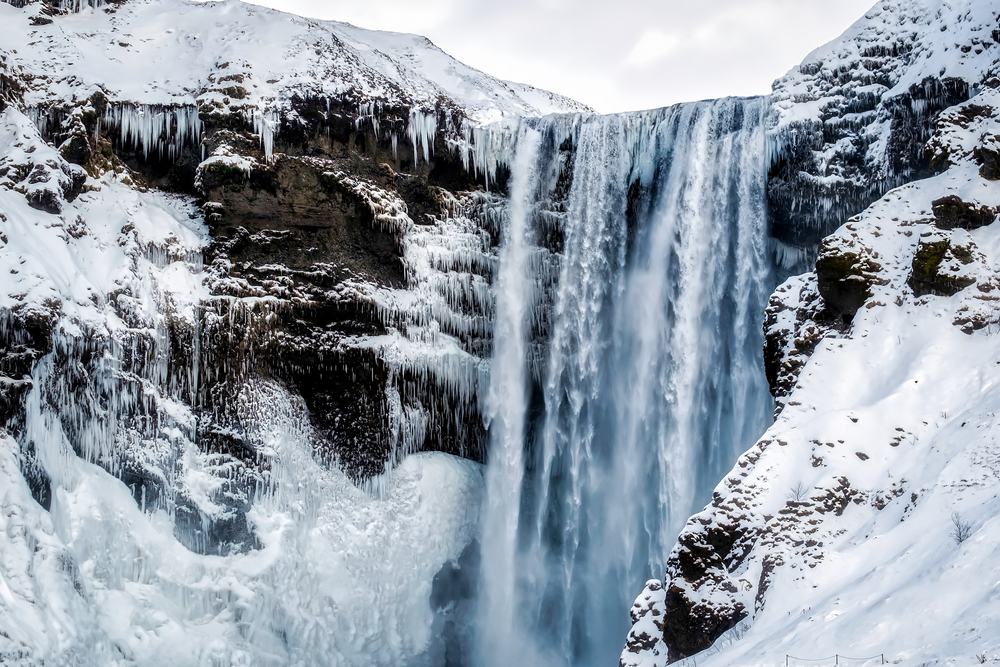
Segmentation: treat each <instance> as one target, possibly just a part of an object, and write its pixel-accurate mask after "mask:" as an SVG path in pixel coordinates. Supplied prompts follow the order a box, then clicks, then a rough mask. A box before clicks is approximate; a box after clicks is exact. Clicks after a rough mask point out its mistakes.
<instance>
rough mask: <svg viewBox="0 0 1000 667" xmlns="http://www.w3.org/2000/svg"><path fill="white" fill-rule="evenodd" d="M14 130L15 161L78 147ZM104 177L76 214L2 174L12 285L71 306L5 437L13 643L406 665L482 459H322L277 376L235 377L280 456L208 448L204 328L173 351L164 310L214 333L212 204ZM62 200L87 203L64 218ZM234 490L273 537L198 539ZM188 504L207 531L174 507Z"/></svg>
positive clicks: (7, 649)
mask: <svg viewBox="0 0 1000 667" xmlns="http://www.w3.org/2000/svg"><path fill="white" fill-rule="evenodd" d="M0 133H3V137H4V141H5V142H6V143H5V145H9V146H10V147H11V148H10V150H9V152H8V153H7V154H6V155H5V159H8V160H11V161H12V162H14V163H19V162H21V161H26V162H29V163H32V162H34V163H45V162H46V161H51V162H52V163H54V164H58V163H59V162H60V160H61V158H59V156H58V153H56V152H55V151H54V150H53V149H51V148H49V147H47V146H45V144H44V143H43V142H42V141H41V140H40V138H39V136H38V134H37V130H36V129H35V127H34V126H33V123H32V122H31V121H30V120H29V119H28V118H26V117H24V116H23V115H21V114H19V113H18V112H17V111H15V110H14V109H7V110H6V111H4V112H3V113H2V114H0ZM90 185H91V191H89V192H86V193H84V194H82V195H81V196H79V197H78V198H77V199H76V200H75V201H73V202H71V203H70V202H66V203H65V204H64V209H63V213H62V216H63V217H62V218H58V217H56V216H53V215H52V214H49V213H44V212H41V211H38V210H35V209H33V208H30V207H29V206H28V205H27V203H26V201H25V198H24V195H23V194H21V193H19V192H17V191H15V190H13V189H8V188H5V187H0V200H2V209H3V211H4V229H5V232H6V234H7V235H8V236H5V241H4V245H3V247H2V249H0V266H3V269H4V271H5V272H6V273H9V274H11V275H13V276H16V278H15V281H16V284H15V285H13V286H12V289H11V293H9V294H8V293H7V292H6V291H5V292H4V293H3V294H2V295H0V301H2V303H0V305H2V306H3V308H5V309H8V311H9V309H20V308H23V307H24V306H25V305H26V304H27V305H28V306H29V307H35V308H42V307H45V308H53V307H56V308H58V310H57V311H55V312H53V313H52V316H55V317H57V318H58V321H57V325H56V333H55V334H54V336H55V338H54V350H53V352H51V353H50V354H49V355H48V356H46V357H44V358H43V359H41V360H40V361H39V362H38V363H37V365H36V366H35V370H34V372H33V375H32V378H31V390H30V393H29V394H28V396H27V400H26V411H25V420H26V421H25V424H24V428H23V432H24V434H25V435H24V438H25V440H24V442H20V443H19V442H15V441H13V440H12V439H11V438H10V437H9V436H7V435H3V436H2V437H0V474H2V475H3V476H4V477H3V480H2V481H0V489H2V491H0V494H2V502H3V506H4V508H5V512H4V519H3V521H4V526H5V535H9V536H12V537H11V539H10V540H8V541H6V542H5V543H4V545H3V555H4V557H3V560H2V564H0V581H3V582H4V589H3V590H4V612H3V616H2V618H3V619H5V620H4V622H3V634H2V635H0V656H2V660H3V662H4V664H15V665H34V664H39V663H41V662H42V661H44V662H45V663H46V664H67V663H72V664H80V665H110V664H138V665H154V664H156V665H162V664H211V663H215V664H251V663H252V664H274V665H280V664H304V663H306V664H327V665H351V664H357V665H372V664H387V665H388V664H399V662H401V661H403V660H409V659H411V658H412V657H413V656H416V655H419V654H420V653H421V652H422V651H423V650H424V648H425V647H426V645H427V644H428V642H429V639H430V633H431V628H432V624H433V618H434V615H433V611H432V610H431V609H430V608H429V606H428V604H427V600H428V597H429V595H430V589H431V584H432V579H433V576H434V574H435V573H436V572H437V570H438V569H439V568H440V567H441V565H442V564H443V563H444V562H445V561H447V560H448V559H450V558H455V557H457V556H458V554H459V553H460V552H461V550H462V548H464V546H465V545H466V544H467V543H468V542H469V541H470V540H471V539H472V538H473V537H474V535H475V534H476V530H477V528H476V526H477V523H478V507H479V499H480V496H481V493H482V486H483V481H482V473H481V470H480V466H479V465H478V464H475V463H472V462H469V461H464V460H461V459H457V458H455V457H451V456H447V455H443V454H415V455H414V456H410V457H406V458H405V459H404V460H402V461H401V462H400V464H399V466H398V467H397V468H396V469H395V471H394V474H393V475H392V476H391V478H387V479H385V480H384V482H383V484H382V485H381V487H380V488H379V489H377V490H378V491H379V493H380V495H379V496H378V497H373V496H371V495H369V494H367V493H366V492H365V491H363V490H361V489H358V488H357V487H356V486H355V485H354V484H353V483H352V482H351V481H350V480H348V479H347V478H346V477H345V476H344V475H343V474H342V473H340V472H339V471H338V470H336V469H330V468H328V467H324V466H322V465H320V464H319V463H318V462H317V461H316V460H315V459H314V457H313V455H312V452H311V451H310V449H309V446H308V444H307V442H306V435H307V432H306V428H307V422H306V421H305V420H304V415H305V413H304V408H303V406H302V405H301V400H300V399H296V398H294V397H293V396H291V395H289V394H288V393H287V391H286V390H284V389H283V388H282V387H280V386H278V385H267V384H263V385H260V384H258V385H253V386H251V385H247V386H244V387H240V388H237V390H236V391H237V395H236V396H235V397H234V398H236V400H237V401H238V402H240V404H241V405H242V406H243V407H242V408H241V410H242V411H243V414H245V419H246V421H245V423H246V425H248V427H250V433H251V437H252V438H253V439H254V442H255V447H256V448H257V449H258V451H259V452H261V456H262V457H263V458H264V459H266V460H267V465H266V466H265V468H266V469H267V473H266V474H263V475H259V476H258V475H254V474H251V475H249V476H248V471H247V470H246V469H245V468H244V467H243V466H242V464H241V463H240V462H239V461H238V460H236V459H234V458H232V457H229V456H226V455H221V454H209V453H205V452H203V451H201V450H200V449H199V448H198V447H196V446H195V445H194V444H193V441H192V440H193V430H194V428H195V421H196V415H195V413H194V411H193V409H194V408H195V407H196V406H197V405H198V401H199V399H198V398H197V396H196V395H194V394H193V393H192V389H193V388H194V387H197V386H198V385H199V380H198V374H199V373H203V372H205V370H206V369H204V368H199V361H200V355H199V353H198V348H197V338H196V337H195V339H194V340H193V341H192V344H193V345H194V346H195V347H194V349H193V354H192V355H191V356H190V358H187V359H178V358H174V357H172V356H171V352H170V350H169V346H168V345H167V339H166V332H165V328H166V327H167V326H171V327H182V328H187V329H189V330H190V331H191V333H193V334H196V333H197V332H198V331H199V326H200V324H201V319H202V318H203V317H205V315H204V311H203V304H205V303H206V302H207V301H208V300H209V295H208V293H207V290H206V289H205V287H204V285H203V280H202V279H203V274H202V271H203V267H202V265H201V261H200V251H201V248H202V246H203V245H204V243H205V242H206V240H207V236H206V234H205V228H204V225H203V224H202V223H201V221H200V219H199V217H198V216H197V215H196V209H194V207H193V206H192V205H191V204H190V203H189V202H188V201H187V200H186V199H183V198H171V197H169V196H166V195H161V194H156V193H140V192H137V191H136V190H134V189H132V188H130V187H127V186H126V185H123V184H121V183H119V182H117V181H116V180H115V178H114V177H113V176H112V175H109V176H107V177H105V178H104V179H103V180H101V181H93V180H92V181H91V182H90ZM61 220H70V221H72V220H85V221H86V222H85V223H75V224H77V226H70V227H69V230H70V231H71V232H72V233H68V232H67V228H66V227H64V226H63V225H62V224H61V222H60V221H61ZM56 222H59V223H60V224H52V223H56ZM80 225H82V226H80ZM123 229H125V230H132V231H130V232H127V233H123V232H122V230H123ZM44 304H49V305H48V306H44ZM53 304H55V305H54V306H53ZM62 364H67V367H68V368H71V369H74V370H73V371H72V372H70V373H66V372H64V371H63V370H62V369H63V368H64V367H63V365H62ZM400 428H401V429H402V428H406V425H405V424H400ZM401 437H402V436H401ZM25 456H26V457H28V459H27V461H22V462H21V463H20V464H19V461H18V459H19V457H25ZM136 462H142V467H141V468H140V469H138V470H133V469H132V468H127V469H126V468H123V466H133V465H135V463H136ZM22 470H27V471H35V476H34V477H32V475H31V474H29V476H28V478H25V477H24V476H23V475H22ZM116 477H117V478H116ZM26 479H28V480H32V479H33V480H34V481H33V483H35V484H38V485H40V486H39V487H38V489H36V490H35V491H34V493H35V495H36V497H42V498H43V499H45V498H46V497H47V498H48V501H47V502H48V503H49V505H48V512H45V511H42V508H41V507H40V506H39V505H38V504H37V503H36V501H35V500H34V499H33V498H32V492H31V491H30V490H29V488H28V484H27V483H26ZM122 479H124V480H131V482H130V484H131V485H127V484H126V483H124V482H123V481H121V480H122ZM246 481H249V484H242V482H246ZM39 489H42V490H39ZM157 489H160V490H163V491H166V493H159V494H154V493H153V491H154V490H157ZM39 494H41V495H40V496H39ZM233 494H245V500H246V502H248V503H249V504H250V505H251V507H252V509H251V510H250V511H249V513H248V515H247V516H248V521H250V522H252V524H253V527H254V532H255V534H256V535H257V537H256V539H257V540H258V541H259V544H258V545H257V547H256V548H255V549H253V550H249V551H245V550H244V551H240V550H234V551H233V552H230V553H225V552H224V553H220V554H205V555H200V554H199V553H198V552H199V551H203V550H204V546H206V544H205V542H204V540H205V536H204V534H203V532H202V534H201V536H199V530H198V526H199V523H198V522H199V519H198V517H199V516H200V517H204V518H208V517H210V518H212V519H213V520H216V521H217V520H219V519H224V518H225V516H224V515H225V513H226V512H227V511H229V510H227V507H231V506H232V500H233ZM223 499H226V502H222V501H223ZM182 517H190V519H183V520H182ZM191 519H193V523H194V525H193V526H192V530H191V531H190V532H188V531H187V530H186V529H181V528H178V526H182V525H184V524H185V521H189V520H191ZM201 525H202V526H204V524H201ZM175 531H176V534H177V536H176V537H175ZM179 538H182V539H179ZM5 539H6V538H5ZM199 540H202V542H201V546H199V542H198V541H199Z"/></svg>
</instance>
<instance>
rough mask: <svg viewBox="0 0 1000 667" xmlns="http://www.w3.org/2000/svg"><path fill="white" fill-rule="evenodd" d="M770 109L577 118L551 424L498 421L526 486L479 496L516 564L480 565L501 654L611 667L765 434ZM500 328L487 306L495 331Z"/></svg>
mask: <svg viewBox="0 0 1000 667" xmlns="http://www.w3.org/2000/svg"><path fill="white" fill-rule="evenodd" d="M764 109H765V101H764V100H740V99H726V100H718V101H712V102H700V103H695V104H688V105H680V106H677V107H672V108H670V109H666V110H659V111H652V112H643V113H638V114H624V115H618V116H604V117H600V116H594V117H588V118H586V119H584V121H583V122H582V124H581V125H580V126H579V128H578V129H577V130H576V131H575V132H574V133H572V136H573V140H574V158H573V167H572V168H573V174H572V186H571V188H570V191H569V194H568V196H567V199H566V202H565V208H566V214H565V218H564V223H563V224H564V230H563V231H564V239H565V241H564V248H563V250H562V253H561V257H560V262H561V268H560V275H559V279H558V285H557V288H556V290H555V293H554V295H553V296H552V297H551V303H550V304H541V303H540V304H539V307H549V308H551V311H550V316H549V317H550V320H551V327H550V330H549V331H550V332H549V334H548V341H547V343H548V344H547V350H548V358H547V361H546V362H545V363H544V364H542V368H543V373H542V375H543V377H541V378H539V381H538V383H537V385H536V386H534V388H533V390H532V391H533V392H534V398H533V399H532V401H533V403H534V404H538V403H539V402H541V403H542V404H544V410H543V411H542V412H541V414H539V415H538V416H537V417H533V418H532V419H531V420H529V421H527V423H524V424H523V425H521V426H518V425H517V424H511V423H510V422H509V421H505V422H504V425H503V429H504V430H503V433H504V436H503V440H502V441H503V442H504V446H505V449H504V451H505V452H506V456H507V458H506V459H505V462H504V465H506V466H510V465H515V464H516V462H517V453H515V452H513V451H510V447H514V446H515V440H514V438H516V437H517V436H519V435H520V436H521V438H522V439H521V441H520V442H521V444H523V445H524V446H525V450H524V451H526V452H527V455H526V456H525V459H524V461H523V464H524V466H525V470H526V478H525V479H522V478H521V477H520V476H519V475H518V474H516V473H515V472H513V471H511V470H508V471H507V472H506V473H505V474H504V475H503V477H502V479H505V480H506V481H507V483H508V484H510V486H509V487H507V488H504V489H497V488H496V487H495V486H491V487H490V488H489V491H488V493H489V494H490V495H489V497H490V498H491V503H493V504H491V511H492V512H493V514H492V515H487V517H486V520H487V523H486V524H485V525H484V530H486V531H493V530H496V526H495V525H494V523H493V522H501V523H502V524H503V526H504V527H503V534H504V535H506V536H507V537H508V540H509V543H508V544H506V545H502V546H501V545H500V544H498V543H496V541H495V538H496V535H494V540H493V542H490V543H487V542H484V559H485V558H487V557H489V556H490V553H491V549H498V550H502V551H503V553H505V554H510V553H511V552H513V553H515V554H516V557H515V561H514V563H515V564H514V567H513V569H511V568H508V567H506V566H505V567H504V568H495V567H491V566H490V563H489V562H487V561H486V560H484V569H483V585H484V587H485V589H486V590H487V591H493V590H494V589H500V588H503V589H504V590H506V591H509V590H510V589H511V588H513V590H514V591H515V595H516V597H515V604H516V607H517V609H518V612H519V614H518V619H517V622H516V623H515V624H514V629H515V631H516V633H517V634H516V635H515V637H514V638H513V639H512V640H511V641H510V642H509V643H511V644H515V645H519V646H530V647H533V649H532V650H530V651H525V655H534V656H542V655H544V656H545V657H544V658H539V657H536V659H535V662H539V663H542V664H552V665H559V664H573V665H606V664H614V660H615V659H616V656H617V654H618V652H619V651H620V650H621V643H622V640H623V637H624V636H625V632H626V631H627V627H628V606H629V604H630V602H631V599H632V597H633V596H634V594H635V593H636V592H637V591H639V590H641V588H642V584H643V582H644V581H645V580H646V579H647V578H650V577H660V576H662V573H663V568H664V563H665V560H666V557H667V555H668V552H669V550H670V549H671V547H672V545H673V541H674V539H675V536H676V534H677V532H678V531H679V529H680V528H681V526H682V525H683V521H684V520H685V519H686V517H687V516H688V515H689V514H690V513H691V512H692V511H693V510H694V509H696V508H697V507H698V506H699V505H700V504H703V503H704V502H705V501H706V500H707V499H708V498H709V497H710V494H711V490H712V488H713V487H714V485H715V484H716V483H717V482H718V480H719V479H721V476H722V475H723V474H724V473H725V471H726V470H728V468H729V467H730V466H731V465H732V463H733V462H734V460H735V458H736V456H737V455H738V454H739V453H740V452H741V451H742V450H744V449H745V448H746V447H748V446H749V445H750V444H752V441H753V439H754V438H755V437H757V436H758V435H759V434H760V433H761V432H763V430H764V427H765V426H766V424H767V418H768V411H769V398H768V391H767V384H766V381H765V380H764V374H763V369H762V363H761V359H760V357H761V354H760V349H761V345H762V343H763V340H762V333H761V330H760V317H761V314H762V313H763V309H764V305H765V303H766V298H767V294H768V293H769V292H770V287H771V285H770V283H771V277H770V276H771V274H770V269H769V262H768V260H767V243H766V224H765V214H764V211H765V207H764V174H765V164H764V158H765V155H764V152H765V151H764V134H763V127H762V114H763V112H764ZM560 122H567V120H565V119H562V120H561V119H546V121H545V123H549V124H558V123H560ZM543 125H544V123H543ZM557 145H558V144H557ZM522 154H523V153H522V151H520V150H519V151H518V155H519V156H522ZM544 159H545V157H544V156H542V155H540V156H539V157H538V161H539V162H540V163H541V162H544ZM516 173H517V172H516V171H515V174H516ZM536 192H537V190H536ZM516 205H523V204H520V201H519V200H514V201H512V206H516ZM509 261H510V258H509V257H504V258H503V260H502V264H501V272H503V271H505V270H507V264H506V263H505V262H509ZM506 298H509V295H506V294H505V293H504V292H503V291H502V290H501V291H500V292H498V299H506ZM510 314H512V311H504V310H503V309H498V311H497V316H498V319H497V331H498V334H499V333H500V332H507V333H509V331H510V330H511V326H512V324H511V322H509V321H508V322H505V321H504V318H505V317H508V316H509V315H510ZM517 316H518V318H523V316H524V315H523V312H521V311H518V312H517ZM517 322H518V323H520V322H523V320H522V319H518V320H517ZM522 326H523V325H522ZM520 331H521V332H522V333H523V332H524V329H523V328H522V329H520ZM525 335H527V334H525ZM497 343H498V347H497V349H496V352H495V357H494V368H498V369H501V370H502V372H505V373H510V372H512V368H511V366H510V365H509V364H505V363H498V362H499V361H500V359H502V358H503V357H501V356H500V355H502V354H510V353H511V350H512V349H513V348H511V347H507V346H510V345H512V343H511V341H508V340H506V339H503V340H501V338H498V339H497ZM518 345H519V344H518ZM518 368H520V367H519V366H518ZM519 386H523V385H519ZM518 398H519V397H518V396H516V395H514V394H512V393H507V394H506V395H505V396H504V400H505V401H507V402H508V403H510V402H514V401H516V400H517V399H518ZM528 398H529V397H527V396H526V397H525V399H526V400H527V399H528ZM526 408H527V406H526V405H525V406H524V407H523V408H522V409H521V410H518V409H517V408H516V406H513V405H508V407H507V413H506V414H507V415H509V416H510V417H511V418H514V419H516V418H518V416H521V415H527V414H528V413H527V409H526ZM493 442H494V452H496V451H497V450H496V446H497V443H498V442H500V441H499V440H497V436H496V435H494V441H493ZM515 449H516V447H515ZM518 451H520V450H518ZM492 467H493V463H492V462H491V468H492ZM494 472H495V471H492V470H491V475H492V474H493V473H494ZM499 479H501V477H499V476H498V477H497V478H496V480H495V481H498V480H499ZM522 488H523V489H524V493H523V495H522V494H521V493H520V490H521V489H522ZM494 493H501V494H503V495H502V496H501V497H498V496H495V495H493V494H494ZM510 494H515V495H516V498H511V497H510ZM501 498H502V500H501ZM518 501H519V502H518ZM503 508H506V511H507V513H506V514H504V515H503V517H500V516H498V515H497V510H498V509H503ZM511 522H515V523H517V524H518V528H519V530H518V532H514V531H512V530H511V527H510V526H511ZM508 578H509V579H508ZM498 579H503V581H498ZM490 609H492V608H490ZM508 613H509V612H507V611H506V610H505V611H504V614H508ZM498 621H502V623H503V624H504V625H505V626H506V624H507V623H509V622H510V619H509V617H507V616H505V617H504V618H503V619H498V617H497V616H496V615H495V614H494V613H493V612H492V611H490V612H489V613H486V614H485V615H484V616H482V617H481V618H480V632H483V631H484V628H489V627H491V626H493V625H494V624H496V623H497V622H498ZM522 662H523V661H522ZM486 664H493V665H500V664H509V661H508V662H505V661H504V659H502V658H498V659H492V660H488V661H486Z"/></svg>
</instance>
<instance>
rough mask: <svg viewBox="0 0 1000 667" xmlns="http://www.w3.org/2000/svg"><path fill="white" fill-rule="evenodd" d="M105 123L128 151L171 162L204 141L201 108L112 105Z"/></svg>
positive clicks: (144, 156) (146, 157) (106, 115)
mask: <svg viewBox="0 0 1000 667" xmlns="http://www.w3.org/2000/svg"><path fill="white" fill-rule="evenodd" d="M103 120H104V123H105V124H106V125H107V126H108V127H110V128H114V129H115V130H116V131H117V133H118V142H119V144H121V145H122V146H124V147H126V148H131V149H134V150H136V151H138V150H142V154H143V158H145V159H148V158H149V154H150V152H153V153H154V154H155V155H156V156H157V157H159V158H161V159H162V158H163V157H167V158H168V159H171V160H176V159H178V158H180V155H181V152H182V151H183V150H184V149H185V148H193V147H194V146H196V145H198V144H199V143H200V142H201V133H202V122H201V118H200V117H199V112H198V107H196V106H180V107H164V106H154V105H146V104H139V105H134V104H109V105H108V108H107V111H105V114H104V119H103Z"/></svg>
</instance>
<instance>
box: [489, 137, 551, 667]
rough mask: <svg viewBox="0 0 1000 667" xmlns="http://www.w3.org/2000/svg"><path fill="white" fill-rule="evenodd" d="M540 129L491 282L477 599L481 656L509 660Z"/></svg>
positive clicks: (520, 170)
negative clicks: (484, 614) (482, 620)
mask: <svg viewBox="0 0 1000 667" xmlns="http://www.w3.org/2000/svg"><path fill="white" fill-rule="evenodd" d="M539 143H540V136H539V133H538V132H537V131H536V130H534V129H531V128H528V127H525V128H524V129H523V130H522V134H521V136H520V141H519V145H518V148H517V154H516V157H515V160H514V165H513V169H512V172H513V173H512V183H511V189H510V211H509V216H508V225H507V229H506V239H505V241H504V245H503V248H502V250H501V253H500V271H499V274H498V276H497V282H496V290H495V292H496V295H497V327H496V332H495V334H494V349H495V352H494V356H493V363H492V365H491V368H490V387H489V395H488V396H487V399H486V401H487V417H488V418H489V420H490V436H491V458H490V465H489V467H488V469H487V476H486V487H487V495H488V498H489V501H488V502H487V503H486V506H485V507H484V511H483V568H484V569H486V570H488V571H493V572H497V573H498V576H495V577H489V578H487V579H486V587H485V589H484V591H483V596H482V600H481V604H483V605H484V608H486V609H488V610H489V614H490V616H491V618H492V619H493V620H494V622H495V625H494V626H493V628H492V632H490V633H489V634H488V635H484V637H486V638H487V639H488V641H487V642H485V643H484V645H483V656H482V658H483V659H497V660H498V661H499V662H500V663H501V664H512V658H514V657H515V655H516V654H512V653H511V651H512V650H515V649H516V646H514V645H513V644H511V643H510V639H512V638H513V637H512V635H513V632H514V628H515V619H516V614H517V609H516V607H515V603H516V600H515V591H514V588H513V583H514V580H515V576H516V570H515V568H516V567H517V562H516V554H515V544H516V541H517V524H518V511H519V503H520V499H519V495H520V489H521V481H522V479H523V477H524V461H523V452H522V450H523V446H522V443H523V441H524V421H525V411H526V409H527V399H528V383H527V377H528V369H527V363H526V356H527V341H526V340H525V339H526V336H525V331H526V330H527V328H528V327H527V319H528V315H529V312H530V310H531V302H532V300H533V294H532V292H533V289H532V288H533V281H532V277H533V276H532V275H531V274H530V273H529V266H530V265H529V252H530V248H529V247H528V244H527V238H526V237H527V235H528V221H529V220H528V219H529V213H530V211H529V209H530V208H531V205H532V202H531V193H532V191H531V189H530V188H531V186H532V185H533V184H534V183H533V181H534V180H536V178H533V177H534V174H533V173H532V169H533V168H534V167H535V163H536V162H537V153H538V149H539Z"/></svg>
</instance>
